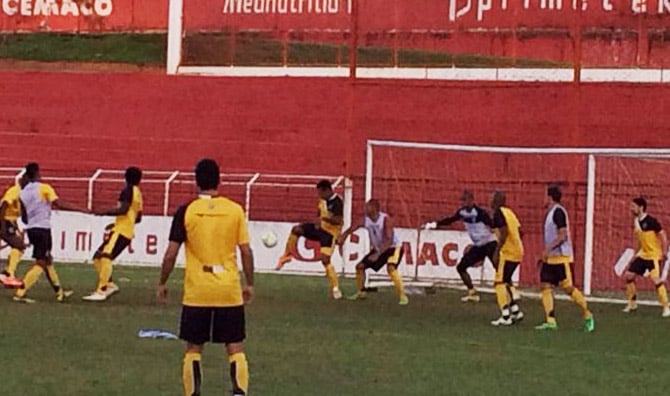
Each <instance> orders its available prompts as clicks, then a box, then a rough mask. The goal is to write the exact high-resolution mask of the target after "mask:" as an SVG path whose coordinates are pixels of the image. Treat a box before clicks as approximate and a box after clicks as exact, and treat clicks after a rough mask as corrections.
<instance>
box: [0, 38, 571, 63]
mask: <svg viewBox="0 0 670 396" xmlns="http://www.w3.org/2000/svg"><path fill="white" fill-rule="evenodd" d="M166 43H167V39H166V36H165V35H164V34H106V35H74V34H49V33H35V34H0V59H3V58H4V59H19V60H36V61H44V62H55V61H77V62H115V63H130V64H139V65H163V64H165V57H166V55H165V54H166V45H167V44H166ZM284 46H286V48H285V51H284V48H283V47H284ZM393 59H394V55H393V51H392V50H391V49H390V48H385V47H365V48H359V52H358V62H359V65H360V66H393V65H394V60H393ZM183 62H184V64H187V65H219V66H220V65H231V64H233V65H239V66H251V65H256V66H280V65H283V64H284V62H286V64H288V65H291V66H333V65H345V66H346V65H347V64H348V62H349V50H348V47H347V46H346V45H334V44H328V43H308V42H300V41H290V42H287V43H285V44H283V43H282V42H280V41H278V40H277V39H275V38H272V37H269V36H267V35H262V34H259V33H238V35H237V36H236V38H235V40H231V36H230V35H229V34H226V33H209V34H208V33H199V34H191V35H188V36H187V37H186V39H185V40H184V52H183ZM397 64H398V66H400V67H452V66H456V67H512V66H516V67H567V66H569V65H567V64H564V63H558V62H550V61H542V60H532V59H512V58H505V57H495V56H486V55H477V54H450V53H447V52H436V51H423V50H412V49H399V50H398V52H397Z"/></svg>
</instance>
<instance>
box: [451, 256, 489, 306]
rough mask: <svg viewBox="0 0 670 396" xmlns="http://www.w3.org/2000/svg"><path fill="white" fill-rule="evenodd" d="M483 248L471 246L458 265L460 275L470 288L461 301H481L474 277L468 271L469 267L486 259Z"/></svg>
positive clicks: (457, 269)
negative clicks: (473, 281) (473, 280)
mask: <svg viewBox="0 0 670 396" xmlns="http://www.w3.org/2000/svg"><path fill="white" fill-rule="evenodd" d="M481 250H482V248H481V247H478V246H473V247H471V248H470V249H469V250H467V251H466V252H465V254H464V255H463V257H462V258H461V261H460V262H459V263H458V265H457V266H456V271H458V275H459V276H460V277H461V280H462V281H463V284H464V285H465V287H467V289H468V293H467V294H466V295H465V296H463V297H462V298H461V301H463V302H479V294H477V289H475V286H474V284H473V283H472V277H470V274H469V273H468V268H470V267H473V266H475V264H477V263H478V262H480V261H482V260H483V259H484V256H485V255H484V254H483V253H482V252H481Z"/></svg>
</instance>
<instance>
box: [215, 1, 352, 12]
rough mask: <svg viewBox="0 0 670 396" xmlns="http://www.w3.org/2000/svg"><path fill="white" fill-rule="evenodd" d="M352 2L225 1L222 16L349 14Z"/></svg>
mask: <svg viewBox="0 0 670 396" xmlns="http://www.w3.org/2000/svg"><path fill="white" fill-rule="evenodd" d="M351 2H352V0H225V3H224V5H223V13H224V14H339V13H341V12H344V11H345V10H346V12H348V13H351Z"/></svg>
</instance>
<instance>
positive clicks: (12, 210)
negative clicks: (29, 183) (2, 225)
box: [2, 184, 21, 222]
mask: <svg viewBox="0 0 670 396" xmlns="http://www.w3.org/2000/svg"><path fill="white" fill-rule="evenodd" d="M2 202H4V203H6V204H7V209H6V210H5V218H4V220H7V221H11V222H16V221H18V219H19V217H21V186H19V185H18V184H15V185H13V186H11V187H9V188H8V189H7V191H6V192H5V195H3V197H2Z"/></svg>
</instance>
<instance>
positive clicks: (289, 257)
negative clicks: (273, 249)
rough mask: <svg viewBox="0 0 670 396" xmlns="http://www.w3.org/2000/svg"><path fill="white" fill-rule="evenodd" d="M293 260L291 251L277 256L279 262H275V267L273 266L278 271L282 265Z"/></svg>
mask: <svg viewBox="0 0 670 396" xmlns="http://www.w3.org/2000/svg"><path fill="white" fill-rule="evenodd" d="M291 260H293V255H292V254H291V253H287V254H285V255H283V256H281V257H280V258H279V262H278V263H277V267H275V270H277V271H280V270H281V269H282V268H284V266H285V265H286V264H288V263H290V262H291Z"/></svg>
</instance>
